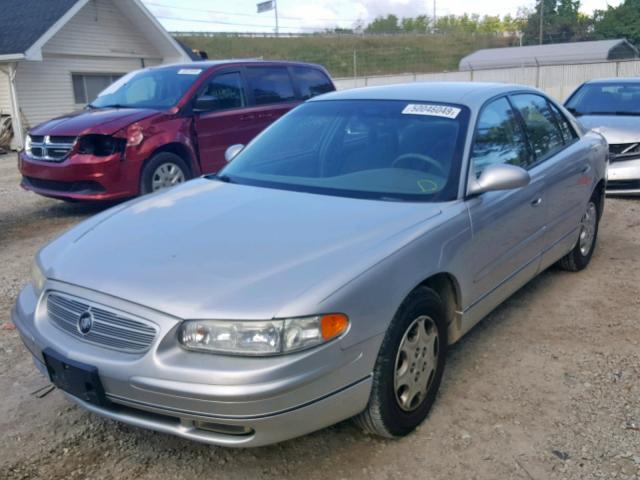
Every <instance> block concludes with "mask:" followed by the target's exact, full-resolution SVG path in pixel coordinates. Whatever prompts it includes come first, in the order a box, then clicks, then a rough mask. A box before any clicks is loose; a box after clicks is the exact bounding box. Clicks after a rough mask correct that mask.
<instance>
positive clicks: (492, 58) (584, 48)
mask: <svg viewBox="0 0 640 480" xmlns="http://www.w3.org/2000/svg"><path fill="white" fill-rule="evenodd" d="M638 56H639V54H638V49H637V48H636V47H634V46H633V45H632V44H631V43H629V42H628V41H627V40H625V39H617V40H597V41H590V42H573V43H551V44H547V45H531V46H526V47H506V48H487V49H483V50H478V51H476V52H474V53H472V54H471V55H467V56H466V57H464V58H463V59H462V60H460V70H481V69H488V68H509V67H523V66H524V67H527V66H536V65H558V64H567V63H569V64H571V63H590V62H606V61H607V60H615V59H630V58H638Z"/></svg>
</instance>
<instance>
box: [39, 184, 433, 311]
mask: <svg viewBox="0 0 640 480" xmlns="http://www.w3.org/2000/svg"><path fill="white" fill-rule="evenodd" d="M440 212H441V205H438V204H428V203H408V202H407V203H403V202H385V201H374V200H361V199H350V198H343V197H335V196H324V195H314V194H308V193H301V192H291V191H282V190H275V189H267V188H257V187H250V186H243V185H232V184H226V183H222V182H219V181H216V180H207V179H198V180H194V181H191V182H188V183H186V184H184V185H181V186H178V187H175V188H173V189H171V190H169V191H166V192H161V193H159V194H155V195H150V196H146V197H142V198H140V199H138V200H134V201H132V202H129V203H126V204H123V205H121V206H118V207H115V208H114V209H111V210H108V211H105V212H103V213H101V214H99V215H96V216H95V217H92V218H91V219H89V220H87V221H85V222H84V223H82V224H80V225H78V226H77V227H75V228H74V229H72V230H70V231H69V232H67V233H65V234H63V235H62V236H61V237H59V238H58V239H57V240H54V241H53V242H52V243H51V244H49V245H48V246H46V247H45V248H44V249H42V251H41V252H40V254H39V261H40V264H41V266H42V268H43V269H44V270H45V274H46V275H47V277H49V278H52V279H55V280H59V281H63V282H67V283H71V284H75V285H79V286H81V287H86V288H89V289H92V290H96V291H99V292H103V293H106V294H110V295H113V296H116V297H119V298H122V299H125V300H129V301H132V302H135V303H138V304H141V305H145V306H147V307H151V308H154V309H157V310H160V311H162V312H165V313H168V314H170V315H173V316H176V317H179V318H211V317H215V318H232V319H235V318H245V319H254V318H265V317H266V318H271V317H275V316H277V315H278V312H279V311H280V310H281V309H282V308H284V307H285V306H286V305H287V303H288V302H292V301H294V300H296V299H298V297H299V296H301V295H302V294H303V293H305V292H308V291H309V290H311V289H313V288H314V287H316V286H318V285H322V287H323V295H324V294H326V292H333V291H335V290H336V289H337V288H339V287H340V286H342V285H344V284H345V283H346V282H348V281H350V280H352V279H353V278H354V277H355V276H357V275H358V274H360V273H362V272H363V271H364V270H366V269H367V268H369V267H370V266H372V265H373V264H375V263H377V262H379V261H380V260H381V259H383V258H384V257H386V256H388V255H389V254H391V253H393V251H395V249H397V248H399V247H400V246H402V245H404V244H405V243H406V242H407V241H408V240H409V239H410V238H411V237H412V236H415V235H416V232H419V231H420V229H421V228H422V229H424V228H425V226H424V225H425V223H426V221H427V220H428V219H430V218H433V217H434V216H436V215H438V214H439V213H440ZM309 308H312V306H309ZM307 313H313V312H307Z"/></svg>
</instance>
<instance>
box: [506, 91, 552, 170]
mask: <svg viewBox="0 0 640 480" xmlns="http://www.w3.org/2000/svg"><path fill="white" fill-rule="evenodd" d="M511 101H512V102H513V105H514V106H515V108H517V109H518V111H519V112H520V115H522V119H523V120H524V124H525V128H526V130H527V136H528V137H529V142H530V143H531V147H532V148H533V151H534V153H535V155H536V160H537V161H542V160H545V159H547V158H549V157H550V156H551V155H553V154H554V153H556V152H557V151H559V150H561V149H562V148H563V147H564V139H563V137H562V132H561V131H560V127H559V126H558V123H557V121H556V119H555V117H554V115H553V112H552V111H551V108H550V107H549V104H548V103H547V100H546V99H545V98H543V97H541V96H540V95H534V94H529V93H526V94H517V95H513V96H512V97H511Z"/></svg>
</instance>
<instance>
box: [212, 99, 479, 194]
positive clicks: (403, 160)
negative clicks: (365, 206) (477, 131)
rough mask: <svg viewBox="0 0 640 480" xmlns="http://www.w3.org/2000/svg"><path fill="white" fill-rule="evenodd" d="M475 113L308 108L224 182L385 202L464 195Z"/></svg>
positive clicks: (346, 105) (372, 106)
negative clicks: (465, 155)
mask: <svg viewBox="0 0 640 480" xmlns="http://www.w3.org/2000/svg"><path fill="white" fill-rule="evenodd" d="M468 118H469V111H468V109H467V107H464V106H461V105H445V104H440V103H437V102H412V101H397V100H337V101H331V100H327V101H316V102H309V103H306V104H303V105H301V106H300V107H298V108H296V109H295V110H293V111H292V112H290V113H289V114H288V115H286V116H285V117H283V118H282V119H281V120H279V121H278V122H276V123H274V124H273V125H272V126H271V127H270V128H269V129H267V130H266V131H265V132H264V133H262V134H261V135H260V136H258V137H257V138H256V139H255V140H254V141H253V142H252V143H251V144H250V145H249V146H248V147H247V148H246V149H245V150H244V151H242V152H241V153H240V155H238V157H237V158H236V159H234V160H233V161H232V162H231V163H230V164H229V165H227V167H225V168H224V170H223V171H222V172H220V174H219V175H218V176H217V178H218V179H220V180H223V181H228V182H233V183H242V184H251V185H256V186H264V187H270V188H280V189H288V190H299V191H306V192H313V193H321V194H329V195H342V196H351V197H359V198H375V199H383V200H414V201H444V200H451V199H454V198H455V197H456V195H457V192H458V185H459V179H460V165H461V160H462V152H463V148H464V139H465V137H466V131H467V123H468Z"/></svg>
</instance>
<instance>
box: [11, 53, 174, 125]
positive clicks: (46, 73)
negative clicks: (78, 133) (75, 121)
mask: <svg viewBox="0 0 640 480" xmlns="http://www.w3.org/2000/svg"><path fill="white" fill-rule="evenodd" d="M160 63H162V62H161V59H147V60H145V65H146V66H153V65H158V64H160ZM139 68H141V63H140V59H136V58H99V57H84V56H82V57H81V56H74V57H68V56H53V55H49V56H45V57H44V58H43V61H42V62H21V63H20V64H19V65H18V71H17V74H16V83H17V85H18V88H17V93H18V102H19V103H20V108H21V109H22V112H23V113H24V116H25V117H26V122H27V124H26V125H25V130H26V129H28V128H29V127H34V126H36V125H37V124H39V123H41V122H44V121H46V120H49V119H51V118H53V117H57V116H60V115H63V114H65V113H68V112H71V111H73V110H76V109H77V108H78V107H77V105H76V104H75V100H74V96H73V83H72V81H71V75H72V74H73V73H123V74H124V73H127V72H130V71H132V70H136V69H139ZM0 80H1V78H0Z"/></svg>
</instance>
